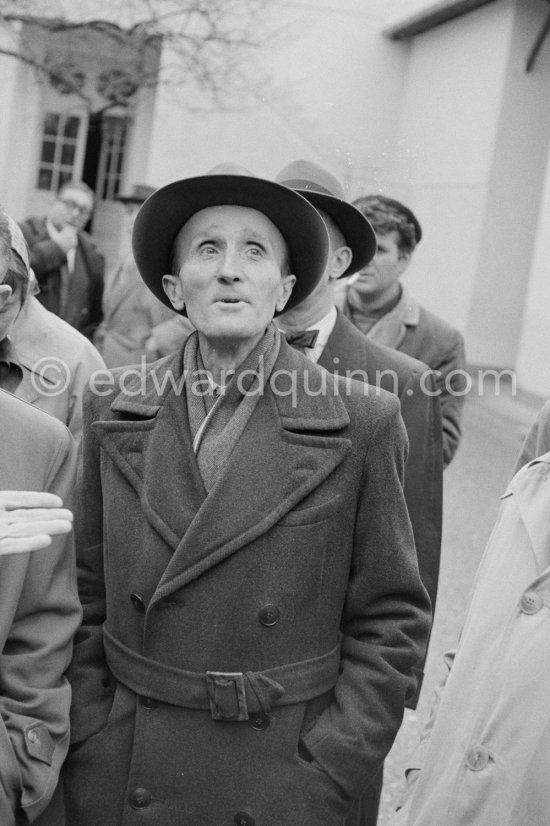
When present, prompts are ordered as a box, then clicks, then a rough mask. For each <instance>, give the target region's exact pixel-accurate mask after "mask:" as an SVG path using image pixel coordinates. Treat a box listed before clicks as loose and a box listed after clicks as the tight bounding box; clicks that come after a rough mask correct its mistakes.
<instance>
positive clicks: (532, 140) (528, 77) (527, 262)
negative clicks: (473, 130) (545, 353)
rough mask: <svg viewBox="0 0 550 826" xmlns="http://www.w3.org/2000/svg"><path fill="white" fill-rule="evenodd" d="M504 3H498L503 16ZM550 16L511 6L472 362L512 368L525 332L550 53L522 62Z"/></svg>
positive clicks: (471, 334) (546, 135)
mask: <svg viewBox="0 0 550 826" xmlns="http://www.w3.org/2000/svg"><path fill="white" fill-rule="evenodd" d="M499 5H500V4H495V10H498V6H499ZM547 15H548V10H547V8H546V6H545V4H543V3H541V2H540V0H521V2H516V3H515V4H514V24H513V31H512V38H511V42H510V53H509V58H508V64H507V71H506V77H505V82H504V85H503V88H502V93H501V102H500V115H499V123H498V130H497V134H496V141H495V146H494V153H493V161H492V165H491V169H490V177H489V182H488V190H487V199H486V205H485V214H484V218H483V224H482V232H481V243H480V250H479V257H478V261H477V269H476V278H475V287H474V290H473V292H472V298H471V302H470V307H469V313H468V324H467V329H466V334H467V338H468V342H469V352H470V357H471V358H472V360H474V361H476V362H481V363H483V364H491V365H495V366H502V367H508V366H509V367H514V366H515V365H516V361H517V357H518V348H519V344H520V338H521V332H522V316H523V310H524V307H525V302H526V296H527V290H528V286H529V279H530V274H531V268H532V262H533V256H534V253H535V243H536V229H537V223H538V215H539V211H540V206H541V199H542V194H543V187H544V170H545V167H546V160H547V154H548V145H549V141H550V106H549V105H548V89H549V87H550V48H548V46H549V44H548V42H547V43H546V48H543V49H542V50H541V51H540V53H539V57H538V59H537V62H536V64H535V67H534V69H533V71H532V72H530V73H526V72H525V64H526V60H527V56H528V55H529V53H530V51H531V48H532V46H533V43H534V42H535V39H536V37H537V35H538V34H539V32H540V30H541V27H542V25H543V23H544V21H545V19H546V17H547Z"/></svg>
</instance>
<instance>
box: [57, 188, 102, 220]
mask: <svg viewBox="0 0 550 826" xmlns="http://www.w3.org/2000/svg"><path fill="white" fill-rule="evenodd" d="M93 208H94V201H93V198H92V196H91V195H90V194H89V193H88V192H83V191H82V190H81V189H71V188H70V187H68V188H67V189H64V190H62V192H60V193H59V195H58V196H57V198H56V199H55V201H54V203H53V204H52V206H51V208H50V212H49V218H50V221H51V222H52V224H53V225H54V227H55V228H56V229H63V227H66V226H67V225H68V224H70V225H71V226H73V227H74V228H75V229H77V230H81V229H84V227H85V226H86V224H87V223H88V221H89V220H90V216H91V214H92V210H93Z"/></svg>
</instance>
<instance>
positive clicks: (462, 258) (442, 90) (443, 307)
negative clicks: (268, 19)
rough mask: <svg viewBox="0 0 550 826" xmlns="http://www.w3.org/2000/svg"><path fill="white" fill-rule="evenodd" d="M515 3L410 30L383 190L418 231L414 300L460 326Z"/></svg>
mask: <svg viewBox="0 0 550 826" xmlns="http://www.w3.org/2000/svg"><path fill="white" fill-rule="evenodd" d="M513 19H514V15H513V2H512V0H502V1H501V2H498V3H494V4H490V5H488V6H485V7H482V8H480V9H478V10H477V11H474V12H472V13H470V14H467V15H465V16H463V17H461V18H459V19H457V20H455V21H452V22H449V23H446V24H444V25H442V26H439V27H437V28H435V29H433V30H432V31H430V32H427V33H426V34H423V35H420V36H418V37H416V38H415V39H414V41H413V50H412V54H411V60H410V65H409V71H408V75H407V85H406V96H405V105H404V107H403V112H402V118H401V123H400V129H399V137H398V142H397V149H396V156H395V162H394V165H393V170H392V180H391V182H390V186H389V190H388V194H394V195H395V196H396V197H398V198H399V197H402V198H403V200H405V202H406V203H408V204H409V205H410V206H411V207H412V208H413V209H414V210H415V212H416V213H417V215H418V218H419V220H420V222H421V224H422V227H423V230H424V236H423V240H422V242H421V244H420V245H419V246H418V248H417V250H416V251H415V255H414V259H413V261H412V263H411V266H410V268H409V270H408V272H407V274H406V276H405V278H406V281H407V282H408V283H409V285H410V287H411V289H412V290H413V291H414V293H415V294H416V295H417V297H418V298H419V300H420V301H421V302H422V303H423V304H425V306H426V307H428V308H429V309H431V310H432V311H433V312H435V313H437V314H439V315H441V316H442V317H443V318H445V319H447V320H448V321H450V322H451V323H452V324H454V325H455V326H457V327H458V328H459V329H461V330H462V331H465V330H466V327H467V323H468V315H469V311H470V303H471V296H472V292H473V289H474V284H475V278H476V267H477V260H478V256H479V247H480V243H481V233H482V225H483V216H484V211H485V202H486V196H487V186H488V181H489V178H490V172H491V164H492V160H493V152H494V141H495V137H496V135H497V132H498V126H499V113H500V106H501V96H502V88H503V85H504V81H505V76H506V67H507V61H508V54H509V48H510V40H511V35H512V28H513Z"/></svg>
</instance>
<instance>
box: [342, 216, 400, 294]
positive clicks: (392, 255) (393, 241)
mask: <svg viewBox="0 0 550 826" xmlns="http://www.w3.org/2000/svg"><path fill="white" fill-rule="evenodd" d="M376 242H377V246H376V255H375V256H374V258H373V259H372V261H371V262H370V264H369V265H368V267H365V268H364V269H362V270H361V272H360V273H359V274H358V275H357V277H356V279H355V281H354V282H353V288H354V290H355V291H356V292H357V293H359V295H361V296H362V297H364V298H365V299H368V298H371V299H373V298H382V297H384V296H385V295H387V296H388V298H390V297H391V296H392V294H393V293H396V292H397V289H398V287H397V282H398V281H399V278H400V277H401V275H402V274H403V272H404V271H405V269H406V268H407V266H408V263H409V260H410V256H409V255H401V254H400V250H399V233H398V232H396V231H395V230H392V232H389V233H387V234H386V235H382V234H381V233H378V232H377V233H376Z"/></svg>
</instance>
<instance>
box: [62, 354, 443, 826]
mask: <svg viewBox="0 0 550 826" xmlns="http://www.w3.org/2000/svg"><path fill="white" fill-rule="evenodd" d="M144 369H145V368H144ZM182 372H183V357H182V351H180V352H178V353H176V354H175V355H173V356H172V357H167V358H165V359H162V360H161V361H160V362H156V363H155V364H154V365H152V366H151V367H148V368H147V371H146V373H144V374H143V375H141V376H140V375H138V374H136V375H135V376H134V378H133V379H129V381H128V382H127V383H126V386H125V387H124V388H121V381H122V377H123V374H124V371H115V372H114V373H113V377H112V382H110V383H106V384H105V385H104V386H103V387H101V388H99V387H96V388H95V394H91V395H90V396H89V397H88V399H87V403H86V405H85V408H86V417H87V424H86V425H85V435H84V468H83V476H82V482H81V491H80V496H79V514H80V515H79V525H78V527H77V545H78V551H77V559H78V569H79V585H80V594H81V600H82V603H83V607H84V614H85V616H84V620H83V625H82V628H81V630H80V632H79V633H78V634H77V639H76V645H75V656H74V660H73V663H72V666H71V670H70V679H71V682H72V687H73V706H72V708H73V712H72V740H73V743H74V745H73V750H72V752H71V754H70V756H69V758H68V761H67V763H66V764H65V772H64V784H65V789H66V802H67V817H68V824H70V826H134V824H135V825H136V826H137V824H151V826H182V824H184V823H188V824H192V826H232V824H237V825H238V826H239V824H240V826H281V824H285V826H334V825H335V824H339V823H342V822H343V820H344V818H345V816H346V813H347V812H348V810H349V808H350V805H351V801H352V800H353V798H356V797H358V796H359V795H361V793H362V792H363V789H364V787H365V783H366V782H367V781H368V778H369V777H370V776H372V774H374V773H375V772H376V771H377V770H378V769H379V768H380V766H381V764H382V761H383V759H384V757H385V755H386V753H387V751H388V749H389V748H390V746H391V744H392V742H393V739H394V737H395V734H396V732H397V730H398V728H399V725H400V722H401V719H402V714H403V708H404V704H405V699H406V696H407V695H408V694H409V693H411V692H413V691H414V688H415V678H414V674H413V669H414V666H415V665H416V664H417V662H418V661H419V659H421V658H422V656H423V653H424V647H425V641H426V637H427V634H428V629H429V601H428V598H427V594H426V591H425V589H424V587H423V585H422V583H421V580H420V577H419V573H418V566H417V561H416V554H415V551H414V544H413V539H412V530H411V526H410V521H409V518H408V515H407V511H406V506H405V502H404V497H403V491H402V474H403V465H404V459H405V453H406V434H405V430H404V426H403V423H402V420H401V416H400V413H399V402H398V400H397V399H396V398H395V397H394V396H391V395H390V394H387V393H385V392H384V391H380V392H376V391H375V390H374V389H373V388H368V387H367V385H364V384H362V383H359V382H353V381H351V382H343V381H338V380H335V379H334V378H333V377H332V376H331V375H330V374H329V373H328V372H327V371H326V370H323V369H322V368H320V367H318V366H317V365H314V364H312V363H311V362H309V361H308V360H307V359H305V358H304V357H303V356H302V355H300V354H298V353H296V352H295V351H293V350H292V349H291V348H290V347H289V346H288V345H287V344H286V342H285V341H281V346H280V352H279V355H278V358H277V361H276V363H275V367H274V369H273V372H272V374H271V377H270V380H269V382H268V384H267V385H266V388H265V391H264V392H263V394H262V395H261V396H260V398H259V399H258V403H257V405H256V407H255V409H254V412H253V414H252V416H251V417H250V419H249V421H248V423H247V426H246V428H245V430H244V432H243V434H242V436H241V437H240V439H239V441H238V442H237V444H236V445H235V447H234V449H233V452H232V453H231V456H230V458H229V460H228V461H227V464H226V465H225V467H224V468H223V470H222V472H221V474H220V477H219V478H218V480H217V482H216V483H215V484H214V487H213V488H212V489H211V490H210V491H209V493H208V494H206V491H205V489H204V486H203V483H202V479H201V476H200V472H199V469H198V465H197V462H196V459H195V455H194V453H193V448H192V439H191V434H190V428H189V422H188V417H187V406H186V403H185V394H184V393H182V381H183V380H184V377H183V376H182Z"/></svg>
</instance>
